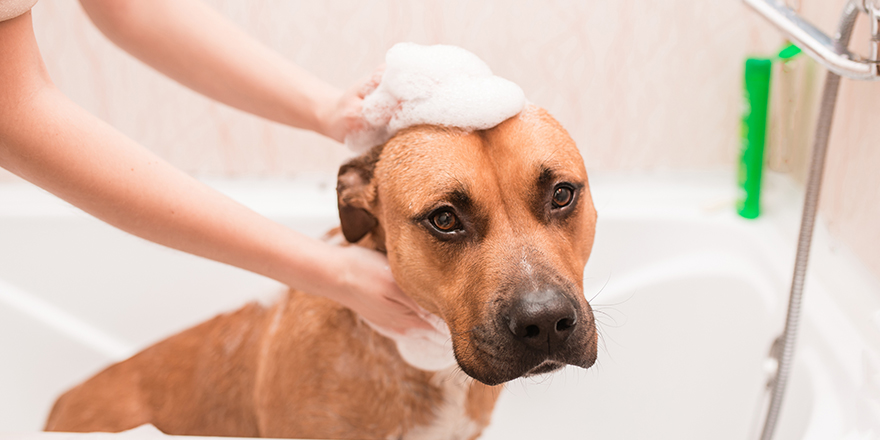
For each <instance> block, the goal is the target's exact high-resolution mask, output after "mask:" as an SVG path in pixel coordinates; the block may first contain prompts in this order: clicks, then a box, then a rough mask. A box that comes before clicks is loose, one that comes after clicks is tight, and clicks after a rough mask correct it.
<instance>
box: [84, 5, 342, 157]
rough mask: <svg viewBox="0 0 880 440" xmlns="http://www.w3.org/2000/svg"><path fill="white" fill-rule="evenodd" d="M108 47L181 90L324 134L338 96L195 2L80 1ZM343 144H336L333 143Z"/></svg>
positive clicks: (207, 8)
mask: <svg viewBox="0 0 880 440" xmlns="http://www.w3.org/2000/svg"><path fill="white" fill-rule="evenodd" d="M81 3H82V5H83V7H84V9H85V10H86V12H87V13H88V15H89V17H90V18H91V19H92V21H93V22H94V23H95V25H96V26H98V28H99V29H101V31H102V32H103V33H104V34H105V35H107V37H108V38H110V39H111V40H112V41H113V42H114V43H116V44H117V45H119V46H120V47H122V48H123V49H125V50H126V51H128V52H129V53H131V54H132V55H134V56H136V57H137V58H139V59H140V60H141V61H143V62H145V63H146V64H148V65H150V66H152V67H153V68H155V69H157V70H159V71H160V72H162V73H164V74H165V75H168V76H169V77H171V78H173V79H174V80H176V81H178V82H180V83H181V84H183V85H185V86H187V87H189V88H191V89H193V90H195V91H197V92H199V93H202V94H204V95H206V96H208V97H210V98H212V99H215V100H217V101H220V102H223V103H225V104H228V105H230V106H232V107H236V108H238V109H241V110H244V111H247V112H249V113H253V114H256V115H258V116H262V117H264V118H267V119H270V120H273V121H276V122H280V123H283V124H287V125H291V126H294V127H298V128H305V129H309V130H313V131H316V132H318V133H321V134H324V135H327V136H330V137H334V138H335V137H338V135H337V134H335V133H328V130H329V129H328V127H326V125H327V123H328V122H327V121H326V115H327V114H328V113H330V112H332V111H333V108H329V107H332V106H335V105H336V102H337V100H338V99H339V97H340V96H341V93H342V92H341V91H340V90H338V89H336V88H334V87H332V86H330V85H328V84H327V83H325V82H323V81H321V80H320V79H318V78H316V77H314V76H313V75H311V74H310V73H308V72H306V71H305V70H303V69H301V68H300V67H298V66H296V65H294V64H293V63H291V62H289V61H287V60H285V59H284V58H282V57H281V56H280V55H278V54H277V53H275V52H273V51H271V50H269V49H268V48H266V47H265V46H263V45H262V44H260V43H259V42H257V41H256V40H255V39H254V38H252V37H250V36H248V35H247V34H245V33H244V32H242V31H241V30H239V29H238V28H237V27H235V26H234V25H233V24H232V23H230V22H229V21H228V20H226V19H225V18H224V17H223V16H222V15H220V14H219V13H218V12H216V11H215V10H213V9H211V8H210V7H208V6H206V5H204V4H202V3H201V2H199V1H198V0H149V1H142V0H81ZM337 140H341V139H337Z"/></svg>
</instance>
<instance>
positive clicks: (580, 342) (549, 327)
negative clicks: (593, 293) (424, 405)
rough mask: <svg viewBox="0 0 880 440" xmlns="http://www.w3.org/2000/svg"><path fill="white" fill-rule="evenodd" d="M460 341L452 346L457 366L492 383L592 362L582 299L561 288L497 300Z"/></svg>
mask: <svg viewBox="0 0 880 440" xmlns="http://www.w3.org/2000/svg"><path fill="white" fill-rule="evenodd" d="M488 315H489V316H493V317H494V318H490V319H488V320H487V321H490V322H486V323H485V324H484V325H478V326H477V327H476V328H474V330H473V331H472V332H470V336H469V337H468V340H466V341H459V342H460V343H459V344H454V345H457V346H459V347H456V358H457V359H458V361H459V362H458V363H459V366H461V368H462V370H464V372H465V373H467V374H468V375H470V376H471V377H473V378H475V379H477V380H479V381H481V382H483V383H486V384H489V385H495V384H499V383H503V382H507V381H509V380H513V379H516V378H518V377H522V376H531V375H535V374H541V373H547V372H550V371H554V370H557V369H559V368H562V367H563V366H565V365H566V364H570V365H577V366H579V367H583V368H589V367H590V366H592V365H593V363H595V361H596V345H597V344H596V339H597V334H596V328H595V324H594V322H593V312H592V309H591V308H590V306H589V304H587V302H586V301H585V300H582V301H577V300H576V299H575V296H574V294H573V292H567V291H566V290H564V289H562V288H542V289H535V290H525V291H520V292H517V293H515V294H514V295H512V296H511V297H510V298H509V299H508V300H507V301H504V302H503V303H501V304H499V306H498V307H497V309H496V311H495V312H494V313H489V314H488Z"/></svg>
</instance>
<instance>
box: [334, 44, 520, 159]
mask: <svg viewBox="0 0 880 440" xmlns="http://www.w3.org/2000/svg"><path fill="white" fill-rule="evenodd" d="M525 103H526V99H525V95H524V94H523V91H522V89H520V88H519V86H517V85H516V84H514V83H512V82H510V81H508V80H506V79H504V78H500V77H498V76H495V75H493V74H492V70H490V69H489V66H487V65H486V63H484V62H483V60H481V59H480V58H479V57H477V56H476V55H474V54H473V53H471V52H468V51H467V50H464V49H462V48H460V47H456V46H447V45H440V44H438V45H435V46H422V45H419V44H414V43H398V44H396V45H394V47H392V48H391V49H389V50H388V53H387V54H386V55H385V73H384V74H383V75H382V81H381V82H380V83H379V86H378V87H377V88H376V89H375V90H374V91H373V92H372V93H370V94H369V95H367V96H366V98H364V103H363V116H364V119H365V120H366V122H367V124H368V128H367V129H365V130H363V131H359V132H356V133H353V134H350V135H349V136H348V137H346V138H345V144H346V145H347V146H348V147H349V148H351V149H352V150H354V151H355V152H358V153H361V152H364V151H366V150H368V149H370V148H372V147H374V146H376V145H379V144H382V143H385V142H386V141H387V140H388V139H391V137H392V136H394V134H396V133H397V132H398V131H400V130H402V129H404V128H407V127H412V126H414V125H420V124H431V125H442V126H447V127H458V128H461V129H464V130H485V129H488V128H492V127H494V126H496V125H498V124H500V123H501V122H503V121H504V120H505V119H507V118H510V117H511V116H514V115H516V114H517V113H519V112H520V111H521V110H522V109H523V107H524V106H525Z"/></svg>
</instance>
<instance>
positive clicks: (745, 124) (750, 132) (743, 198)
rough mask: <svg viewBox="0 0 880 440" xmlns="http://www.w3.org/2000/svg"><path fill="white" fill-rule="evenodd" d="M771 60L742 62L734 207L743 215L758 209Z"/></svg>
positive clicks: (750, 217) (750, 59) (751, 215)
mask: <svg viewBox="0 0 880 440" xmlns="http://www.w3.org/2000/svg"><path fill="white" fill-rule="evenodd" d="M772 69H773V61H772V60H770V59H767V58H748V59H746V63H745V75H744V89H743V90H744V96H743V98H744V99H743V101H744V103H743V104H744V105H743V114H742V126H741V132H740V140H741V142H742V144H741V149H740V163H739V176H738V177H739V187H740V191H741V193H740V197H739V199H738V201H737V211H738V212H739V215H741V216H742V217H744V218H748V219H753V218H757V217H758V214H759V213H760V201H761V175H762V173H763V168H764V140H765V134H766V131H767V104H768V101H769V98H770V74H771V72H772Z"/></svg>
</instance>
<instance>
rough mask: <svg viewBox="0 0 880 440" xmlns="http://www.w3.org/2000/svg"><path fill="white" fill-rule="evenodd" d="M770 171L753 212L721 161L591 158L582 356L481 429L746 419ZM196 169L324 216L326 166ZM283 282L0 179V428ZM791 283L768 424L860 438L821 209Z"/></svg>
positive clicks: (781, 218)
mask: <svg viewBox="0 0 880 440" xmlns="http://www.w3.org/2000/svg"><path fill="white" fill-rule="evenodd" d="M768 177H769V178H768V179H767V184H766V193H765V199H766V207H767V208H766V210H765V211H766V212H765V215H764V216H763V217H762V218H760V219H758V220H756V221H747V220H743V219H741V218H739V217H737V216H736V215H735V214H734V213H733V208H732V205H733V200H734V196H735V191H734V188H733V185H731V182H733V181H734V177H733V176H732V175H731V174H730V173H721V172H701V173H678V174H657V175H625V174H607V173H606V174H602V173H593V174H592V175H591V185H592V191H593V196H594V199H595V202H596V206H597V209H598V212H599V223H598V226H597V235H596V242H595V247H594V250H593V254H592V256H591V258H590V261H589V263H588V264H587V268H586V273H585V279H584V289H585V295H586V296H587V298H588V299H590V300H591V303H592V304H593V306H594V308H595V310H596V316H597V320H598V325H599V330H600V334H601V340H600V352H599V360H598V362H597V364H596V365H595V366H594V367H592V368H591V369H589V370H582V369H578V368H567V369H565V370H563V371H561V372H558V373H556V374H550V375H546V376H541V377H536V378H528V379H521V380H517V381H514V382H511V383H509V384H506V385H505V386H504V391H503V392H502V394H501V397H500V399H499V401H498V404H497V407H496V411H495V413H494V415H493V419H492V424H491V425H490V426H489V427H488V428H487V430H486V431H485V432H484V435H483V436H482V438H483V439H493V440H494V439H538V438H595V439H677V440H678V439H747V438H754V436H755V434H756V432H757V430H758V429H759V428H760V426H759V424H760V419H761V416H762V415H763V411H764V409H763V408H764V405H765V404H766V399H765V397H766V396H765V385H766V382H767V380H768V371H770V370H772V363H771V362H768V361H767V360H766V357H767V353H768V351H769V348H770V346H771V343H772V341H773V339H774V337H775V336H776V334H777V333H778V332H780V330H781V328H782V324H783V321H784V316H785V307H786V304H787V302H786V300H787V299H786V297H787V293H788V285H789V282H790V277H791V269H792V266H793V260H794V249H795V236H796V233H797V227H798V220H799V202H800V198H801V197H802V196H801V194H800V193H799V192H798V190H797V189H795V187H794V185H792V184H791V183H790V182H788V181H787V180H786V179H785V178H782V177H778V176H768ZM207 183H209V184H210V185H212V186H214V187H216V188H217V189H219V190H220V191H222V192H225V193H227V194H229V195H230V196H231V197H233V198H235V199H237V200H239V201H241V202H242V203H244V204H246V205H248V206H251V207H252V208H253V209H255V210H257V211H258V212H261V213H263V214H265V215H267V216H269V217H271V218H274V219H276V220H278V221H279V222H281V223H283V224H286V225H289V226H291V227H293V228H296V229H297V230H300V231H302V232H304V233H306V234H309V235H312V236H320V235H321V234H322V233H323V232H324V231H325V230H326V229H328V228H330V227H332V226H334V225H335V224H336V219H335V217H336V208H335V193H334V186H335V185H334V183H335V182H333V181H332V180H328V179H323V178H303V179H298V180H285V181H208V182H207ZM281 291H283V287H282V286H280V285H279V284H278V283H276V282H274V281H271V280H268V279H265V278H263V277H260V276H257V275H253V274H250V273H248V272H245V271H242V270H239V269H236V268H232V267H229V266H226V265H222V264H219V263H214V262H211V261H207V260H204V259H200V258H197V257H193V256H190V255H186V254H183V253H180V252H177V251H173V250H169V249H166V248H163V247H161V246H157V245H154V244H152V243H149V242H146V241H144V240H140V239H138V238H134V237H131V236H128V235H126V234H124V233H122V232H119V231H116V230H115V229H113V228H110V227H108V226H105V225H103V224H102V223H100V222H98V221H96V220H94V219H91V218H89V217H88V216H86V215H85V214H83V213H82V212H80V211H78V210H76V209H75V208H72V207H70V206H69V205H66V204H65V203H63V202H60V201H58V200H57V199H55V198H53V197H51V196H49V195H47V194H45V193H43V192H42V191H40V190H38V189H35V188H34V187H32V186H30V185H26V184H5V185H0V432H27V431H35V430H39V429H40V428H41V426H42V423H43V421H44V420H45V417H46V415H47V414H48V411H49V409H50V406H51V404H52V402H53V401H54V399H55V398H56V397H57V396H58V395H59V394H60V393H61V392H63V391H64V390H65V389H67V388H68V387H70V386H72V385H74V384H76V383H78V382H80V381H82V380H84V379H86V378H87V377H89V376H90V375H92V374H94V373H95V372H97V371H98V370H100V369H101V368H103V367H104V366H106V365H107V364H108V363H110V362H113V361H116V360H120V359H123V358H125V357H126V356H129V355H131V354H132V353H134V352H136V351H137V350H139V349H141V348H143V347H145V346H146V345H148V344H150V343H152V342H155V341H156V340H158V339H161V338H163V337H166V336H169V335H171V334H173V333H175V332H177V331H180V330H182V329H184V328H187V327H189V326H191V325H193V324H196V323H198V322H200V321H203V320H205V319H208V318H210V317H211V316H213V315H215V314H217V313H219V312H222V311H226V310H230V309H234V308H237V307H239V306H240V305H242V304H244V303H246V302H248V301H253V300H259V301H271V300H273V298H275V297H277V295H279V292H281ZM805 296H806V299H805V309H804V313H803V321H802V327H801V329H802V330H801V333H800V337H799V339H798V348H797V355H796V358H797V360H796V363H795V366H794V372H793V376H792V378H791V380H790V381H789V389H788V393H787V399H786V400H785V403H784V404H783V411H782V416H781V420H780V425H779V428H778V435H777V437H776V438H777V439H865V438H877V437H878V436H880V284H878V281H877V280H876V279H874V278H872V277H871V276H870V275H869V274H868V273H867V271H866V270H865V269H864V268H863V267H862V266H861V265H860V263H859V262H858V261H857V260H856V259H855V258H854V257H853V256H852V255H850V253H849V251H848V250H847V249H846V248H845V247H843V246H841V245H839V244H837V243H835V242H834V240H833V239H832V238H830V237H829V236H828V234H827V233H826V232H825V231H824V230H823V229H822V228H821V227H820V228H819V230H818V231H817V236H816V239H815V241H814V245H813V256H812V259H811V263H810V269H809V275H808V279H807V287H806V293H805ZM49 437H50V438H51V435H50V436H49Z"/></svg>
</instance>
